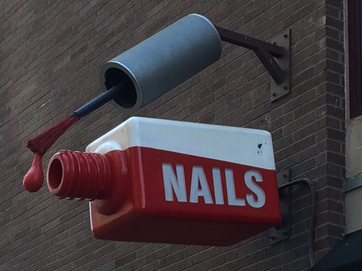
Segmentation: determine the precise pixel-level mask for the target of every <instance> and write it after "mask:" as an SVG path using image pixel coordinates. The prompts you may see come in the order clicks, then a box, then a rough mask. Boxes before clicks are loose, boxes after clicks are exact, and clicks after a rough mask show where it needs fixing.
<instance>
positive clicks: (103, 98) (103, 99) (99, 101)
mask: <svg viewBox="0 0 362 271" xmlns="http://www.w3.org/2000/svg"><path fill="white" fill-rule="evenodd" d="M126 86H127V83H126V82H121V83H120V84H118V85H116V86H114V87H112V88H110V89H108V90H107V91H105V92H103V93H102V94H101V95H99V96H98V97H96V98H94V99H93V100H91V101H90V102H88V103H86V104H85V105H83V106H82V107H80V108H78V109H77V110H75V111H74V112H73V113H72V114H71V115H70V117H77V118H81V117H84V116H86V115H88V114H89V113H92V112H93V111H95V110H96V109H98V108H100V107H101V106H102V105H104V104H106V103H107V102H109V101H111V100H112V99H114V98H115V97H117V95H118V94H119V93H120V92H121V91H122V89H124V88H125V87H126Z"/></svg>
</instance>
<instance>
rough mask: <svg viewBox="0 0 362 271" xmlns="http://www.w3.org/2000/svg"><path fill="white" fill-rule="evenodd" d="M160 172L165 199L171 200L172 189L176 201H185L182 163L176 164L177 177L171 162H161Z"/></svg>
mask: <svg viewBox="0 0 362 271" xmlns="http://www.w3.org/2000/svg"><path fill="white" fill-rule="evenodd" d="M162 173H163V185H164V188H165V199H166V201H173V193H172V191H174V192H175V195H176V198H177V201H178V202H187V197H186V185H185V173H184V167H183V165H176V174H177V178H176V176H175V173H174V171H173V169H172V166H171V164H162Z"/></svg>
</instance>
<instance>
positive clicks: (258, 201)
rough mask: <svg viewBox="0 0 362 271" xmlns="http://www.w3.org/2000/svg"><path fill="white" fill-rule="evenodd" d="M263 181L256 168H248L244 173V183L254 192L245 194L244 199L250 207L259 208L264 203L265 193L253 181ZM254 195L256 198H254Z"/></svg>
mask: <svg viewBox="0 0 362 271" xmlns="http://www.w3.org/2000/svg"><path fill="white" fill-rule="evenodd" d="M254 180H255V182H259V183H260V182H263V177H262V176H261V174H260V173H259V172H258V171H256V170H248V171H247V172H245V174H244V181H245V185H246V186H247V187H248V188H249V189H250V190H251V191H252V192H253V193H254V194H255V195H253V194H246V201H247V202H248V204H249V205H250V206H251V207H254V208H261V207H263V206H264V204H265V193H264V190H263V189H261V188H260V186H258V185H257V184H256V183H255V182H254ZM255 196H256V198H255Z"/></svg>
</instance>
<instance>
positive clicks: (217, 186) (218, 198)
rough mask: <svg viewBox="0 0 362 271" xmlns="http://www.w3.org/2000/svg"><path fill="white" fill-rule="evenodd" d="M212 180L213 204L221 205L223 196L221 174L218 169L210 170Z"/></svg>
mask: <svg viewBox="0 0 362 271" xmlns="http://www.w3.org/2000/svg"><path fill="white" fill-rule="evenodd" d="M212 180H213V182H214V193H215V203H216V204H218V205H223V204H224V195H223V193H222V186H221V173H220V169H219V168H213V169H212Z"/></svg>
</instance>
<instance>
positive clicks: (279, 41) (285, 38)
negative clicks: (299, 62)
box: [270, 29, 290, 102]
mask: <svg viewBox="0 0 362 271" xmlns="http://www.w3.org/2000/svg"><path fill="white" fill-rule="evenodd" d="M271 43H272V44H275V45H278V46H280V47H283V49H284V54H283V56H282V57H279V58H274V59H275V61H276V62H277V63H278V65H279V66H280V68H281V69H282V71H283V81H282V82H281V83H280V84H276V83H275V81H274V80H273V78H272V79H271V83H270V99H271V101H272V102H274V101H276V100H278V99H280V98H281V97H283V96H285V95H287V94H289V92H290V29H288V30H286V31H284V33H282V34H281V35H278V36H277V37H275V38H273V39H272V40H271Z"/></svg>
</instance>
